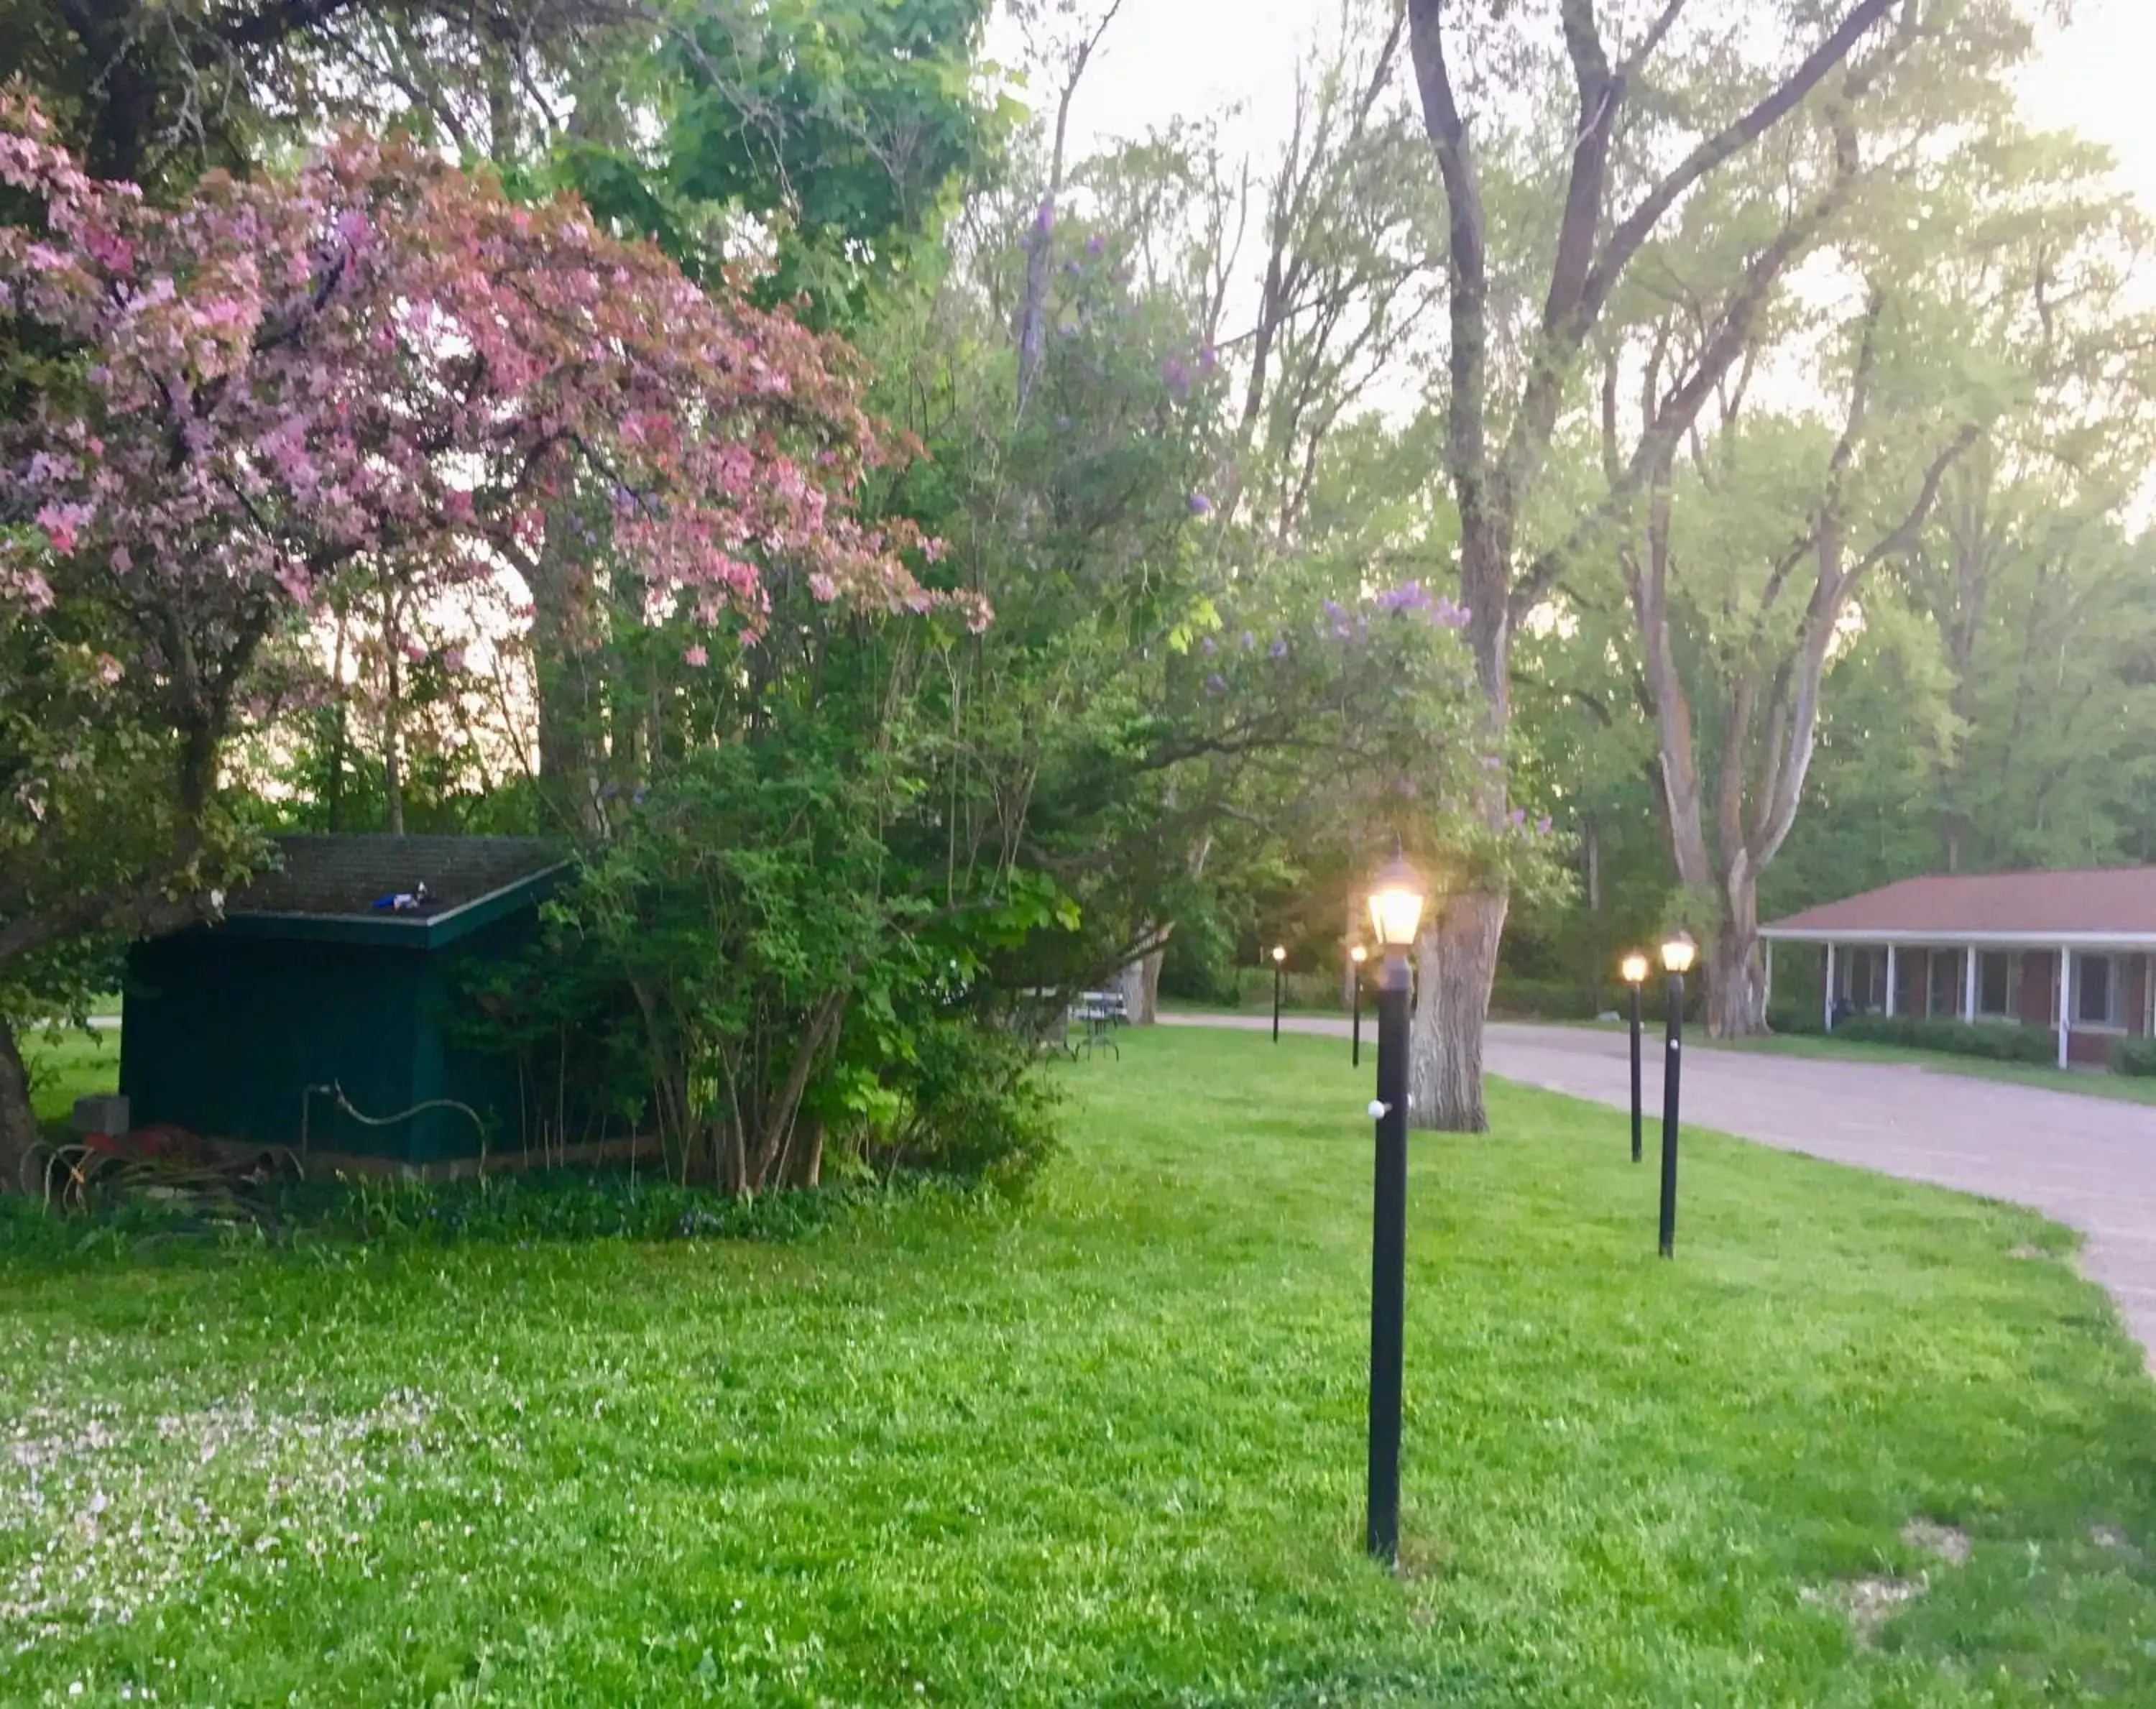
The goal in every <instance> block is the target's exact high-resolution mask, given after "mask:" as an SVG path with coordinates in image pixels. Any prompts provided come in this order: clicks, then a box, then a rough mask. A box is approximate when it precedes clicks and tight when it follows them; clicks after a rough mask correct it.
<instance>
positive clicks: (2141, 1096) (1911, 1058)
mask: <svg viewBox="0 0 2156 1709" xmlns="http://www.w3.org/2000/svg"><path fill="white" fill-rule="evenodd" d="M1700 1044H1701V1046H1702V1048H1703V1049H1705V1048H1712V1049H1714V1050H1755V1051H1758V1052H1760V1053H1762V1054H1763V1055H1770V1056H1813V1057H1820V1058H1824V1059H1826V1060H1833V1061H1839V1062H1899V1063H1911V1064H1913V1065H1917V1066H1918V1067H1921V1068H1929V1069H1934V1070H1937V1071H1938V1072H1939V1073H1941V1074H1965V1075H1971V1076H1973V1077H1974V1078H1975V1079H1978V1080H2007V1081H2010V1082H2011V1083H2012V1084H2014V1085H2025V1086H2040V1087H2041V1088H2043V1089H2044V1090H2045V1091H2053V1092H2078V1093H2080V1094H2082V1096H2084V1097H2091V1098H2115V1099H2117V1100H2119V1101H2122V1102H2125V1103H2129V1104H2156V1079H2151V1078H2148V1077H2147V1076H2143V1075H2126V1074H2106V1073H2102V1072H2100V1071H2098V1070H2092V1069H2065V1068H2046V1067H2044V1066H2042V1065H2040V1064H2036V1063H2032V1062H1992V1061H1989V1060H1986V1059H1984V1058H1983V1057H1980V1056H1958V1055H1954V1054H1953V1052H1952V1051H1948V1050H1914V1049H1912V1048H1911V1047H1909V1046H1907V1045H1905V1044H1870V1043H1867V1042H1865V1041H1863V1040H1861V1039H1836V1038H1834V1037H1832V1036H1831V1035H1826V1036H1822V1035H1820V1034H1810V1033H1779V1034H1775V1036H1774V1037H1773V1038H1771V1039H1732V1040H1731V1041H1729V1042H1727V1043H1726V1044H1725V1043H1721V1042H1718V1041H1714V1040H1710V1039H1706V1038H1704V1037H1702V1039H1700Z"/></svg>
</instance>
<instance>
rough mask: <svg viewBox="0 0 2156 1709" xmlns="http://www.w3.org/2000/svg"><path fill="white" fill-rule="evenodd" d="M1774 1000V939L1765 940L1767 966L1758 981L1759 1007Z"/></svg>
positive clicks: (1765, 1005)
mask: <svg viewBox="0 0 2156 1709" xmlns="http://www.w3.org/2000/svg"><path fill="white" fill-rule="evenodd" d="M1773 1001H1774V939H1773V938H1771V937H1770V938H1768V940H1767V967H1766V973H1765V976H1764V977H1763V978H1762V979H1761V980H1760V982H1759V1007H1760V1008H1766V1007H1767V1005H1768V1003H1772V1002H1773Z"/></svg>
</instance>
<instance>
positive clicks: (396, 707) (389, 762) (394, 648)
mask: <svg viewBox="0 0 2156 1709" xmlns="http://www.w3.org/2000/svg"><path fill="white" fill-rule="evenodd" d="M403 645H404V641H403V636H402V635H400V634H398V629H397V599H396V596H395V594H394V593H391V592H388V591H385V592H384V593H383V595H382V654H383V657H384V659H385V660H386V662H387V665H388V675H387V677H386V683H387V692H386V693H385V694H384V695H383V698H382V801H383V803H384V805H385V806H386V807H387V808H388V815H389V834H390V835H391V836H393V837H401V836H403V834H404V751H403V744H404V705H403V691H404V679H403V668H404V663H403V650H402V649H403Z"/></svg>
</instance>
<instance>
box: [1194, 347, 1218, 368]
mask: <svg viewBox="0 0 2156 1709" xmlns="http://www.w3.org/2000/svg"><path fill="white" fill-rule="evenodd" d="M1218 360H1219V357H1216V356H1214V353H1213V346H1211V345H1209V344H1208V345H1206V346H1203V347H1202V348H1201V349H1200V350H1199V352H1198V371H1199V372H1200V373H1201V374H1209V373H1211V372H1213V364H1214V362H1217V361H1218Z"/></svg>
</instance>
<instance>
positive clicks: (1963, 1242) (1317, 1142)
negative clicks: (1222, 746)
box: [0, 1029, 2156, 1709]
mask: <svg viewBox="0 0 2156 1709" xmlns="http://www.w3.org/2000/svg"><path fill="white" fill-rule="evenodd" d="M1065 1080H1066V1083H1067V1085H1069V1087H1070V1091H1071V1094H1072V1096H1073V1098H1074V1100H1075V1108H1074V1111H1073V1120H1072V1124H1071V1139H1070V1149H1069V1152H1068V1153H1067V1155H1065V1157H1063V1158H1061V1159H1060V1161H1059V1162H1057V1163H1056V1164H1055V1166H1053V1168H1051V1169H1050V1172H1049V1173H1048V1174H1047V1176H1046V1177H1045V1178H1044V1179H1043V1180H1042V1181H1041V1182H1040V1183H1039V1184H1038V1186H1037V1187H1036V1188H1035V1190H1034V1193H1033V1194H1032V1196H1031V1197H1030V1198H1029V1200H1028V1201H1027V1202H1026V1203H1024V1205H1023V1206H1022V1207H1021V1208H1019V1209H1008V1208H1005V1209H968V1208H964V1207H954V1206H952V1205H951V1204H949V1203H939V1202H937V1201H933V1200H929V1201H903V1200H901V1201H894V1203H892V1205H891V1207H890V1208H889V1209H885V1210H881V1211H875V1210H871V1211H865V1212H863V1213H861V1214H859V1215H857V1216H855V1217H853V1218H851V1219H849V1220H847V1221H845V1222H844V1223H843V1224H841V1225H839V1227H837V1228H835V1229H829V1230H826V1231H825V1232H824V1233H823V1234H820V1235H819V1236H817V1237H815V1238H814V1239H809V1240H807V1241H805V1242H803V1243H802V1244H800V1245H791V1246H777V1245H748V1244H734V1245H721V1244H716V1243H714V1244H685V1245H668V1246H664V1247H645V1246H638V1245H628V1244H625V1243H620V1242H609V1243H600V1244H598V1245H585V1246H569V1245H539V1246H534V1247H532V1248H531V1249H528V1250H520V1249H517V1248H516V1247H513V1246H508V1245H486V1246H480V1245H474V1246H470V1247H466V1248H462V1249H454V1250H448V1251H446V1252H445V1251H444V1250H439V1249H432V1250H421V1249H418V1248H410V1249H406V1250H399V1251H387V1252H381V1251H377V1252H357V1251H352V1250H341V1251H336V1250H324V1249H321V1248H317V1249H315V1250H312V1251H307V1252H301V1253H297V1254H289V1255H249V1256H239V1257H234V1256H224V1257H216V1256H210V1255H193V1256H182V1257H180V1258H177V1259H168V1260H166V1261H164V1262H162V1263H160V1264H155V1265H152V1264H144V1265H136V1266H126V1267H121V1268H117V1269H115V1268H112V1267H110V1266H109V1265H107V1266H105V1267H95V1266H92V1265H90V1264H88V1263H87V1261H84V1260H78V1261H74V1262H69V1263H60V1264H54V1265H47V1264H42V1263H41V1264H32V1263H29V1262H28V1261H25V1260H22V1259H20V1258H19V1257H18V1258H16V1259H14V1260H8V1259H5V1258H0V1701H4V1702H6V1703H8V1704H10V1705H13V1704H18V1703H20V1704H34V1703H44V1702H51V1703H55V1704H59V1703H65V1704H69V1705H76V1704H82V1703H105V1702H112V1701H132V1702H139V1701H146V1700H147V1701H157V1702H161V1703H167V1704H172V1703H186V1704H218V1705H254V1704H270V1703H278V1704H286V1703H290V1704H300V1705H317V1704H398V1705H402V1704H437V1703H439V1704H475V1703H502V1704H516V1705H552V1704H638V1705H672V1704H740V1705H750V1704H753V1705H815V1704H834V1705H854V1704H886V1703H888V1704H900V1703H923V1702H927V1703H943V1704H962V1705H980V1706H1004V1705H1012V1706H1020V1705H1039V1706H1048V1705H1057V1706H1061V1705H1081V1704H1082V1705H1095V1704H1100V1705H1110V1704H1112V1705H1130V1706H1141V1705H1229V1704H1234V1705H1276V1704H1277V1705H1298V1706H1301V1705H1312V1706H1314V1705H1318V1704H1330V1705H1358V1706H1361V1705H1389V1704H1399V1705H1405V1704H1418V1705H1424V1704H1437V1705H1447V1704H1462V1705H1468V1704H1472V1705H1525V1706H1568V1705H1608V1706H1620V1705H1622V1706H1635V1705H1672V1706H1674V1705H1680V1704H1684V1705H1709V1706H1722V1705H1761V1706H1766V1705H1774V1706H1804V1709H1830V1706H1844V1705H1926V1706H1948V1705H1968V1704H1979V1703H1982V1704H2035V1703H2045V1704H2069V1703H2075V1704H2077V1703H2089V1702H2107V1703H2118V1704H2148V1703H2156V1568H2152V1565H2151V1561H2150V1557H2149V1553H2148V1552H2149V1551H2151V1550H2156V1388H2152V1387H2151V1385H2150V1384H2149V1383H2148V1379H2147V1378H2145V1377H2144V1376H2143V1373H2142V1362H2141V1357H2140V1355H2139V1352H2138V1350H2137V1349H2136V1348H2134V1347H2133V1346H2131V1345H2130V1344H2129V1343H2128V1341H2127V1340H2126V1338H2125V1337H2124V1336H2123V1333H2122V1332H2121V1331H2120V1329H2119V1327H2118V1326H2117V1322H2116V1319H2115V1316H2114V1314H2113V1312H2112V1309H2111V1307H2110V1306H2109V1304H2108V1302H2107V1300H2106V1299H2105V1298H2104V1297H2103V1296H2102V1294H2101V1293H2099V1292H2098V1291H2097V1290H2096V1289H2095V1288H2093V1287H2092V1286H2089V1285H2087V1284H2086V1283H2084V1282H2082V1280H2079V1279H2078V1278H2077V1277H2076V1275H2075V1274H2074V1272H2073V1270H2072V1268H2071V1263H2070V1262H2069V1261H2068V1260H2066V1257H2065V1256H2064V1254H2065V1252H2066V1241H2065V1238H2064V1236H2063V1235H2062V1234H2061V1233H2060V1232H2059V1231H2058V1230H2056V1229H2054V1228H2052V1227H2051V1226H2050V1225H2048V1224H2044V1223H2042V1222H2041V1221H2040V1220H2039V1219H2036V1218H2035V1217H2033V1216H2030V1215H2028V1214H2023V1213H2021V1212H2019V1211H2015V1210H2013V1209H2006V1208H2002V1207H1999V1206H1996V1205H1991V1204H1987V1203H1979V1202H1977V1201H1974V1200H1970V1199H1967V1198H1957V1197H1954V1196H1952V1195H1949V1194H1946V1193H1939V1192H1936V1191H1933V1190H1930V1189H1926V1188H1917V1187H1912V1186H1904V1185H1901V1184H1898V1183H1892V1182H1888V1181H1886V1180H1883V1179H1878V1178H1871V1177H1869V1176H1866V1175H1863V1174H1861V1173H1854V1172H1851V1171H1846V1170H1843V1169H1839V1168H1835V1167H1833V1166H1831V1165H1829V1164H1825V1163H1821V1162H1815V1161H1813V1160H1810V1159H1806V1158H1803V1157H1794V1156H1789V1155H1784V1154H1782V1153H1779V1152H1770V1151H1766V1150H1762V1149H1755V1148H1752V1147H1745V1146H1742V1145H1739V1144H1738V1143H1736V1142H1729V1141H1724V1140H1719V1139H1715V1138H1712V1137H1707V1136H1704V1135H1688V1136H1687V1139H1686V1154H1685V1162H1684V1178H1683V1182H1684V1197H1683V1212H1682V1217H1681V1222H1680V1224H1679V1229H1678V1256H1677V1259H1676V1261H1675V1262H1674V1263H1663V1262H1661V1261H1659V1260H1656V1258H1655V1255H1654V1194H1655V1185H1654V1181H1653V1172H1652V1169H1651V1167H1646V1168H1636V1167H1635V1166H1633V1165H1631V1164H1630V1162H1628V1161H1626V1159H1625V1133H1624V1124H1623V1120H1622V1118H1621V1116H1613V1115H1611V1114H1609V1112H1606V1111H1601V1110H1597V1109H1590V1108H1589V1107H1587V1106H1582V1105H1579V1104H1577V1103H1573V1102H1571V1101H1567V1100H1564V1099H1562V1098H1558V1097H1556V1096H1550V1095H1546V1094H1541V1093H1534V1092H1528V1091H1517V1090H1514V1089H1511V1088H1504V1087H1500V1088H1497V1089H1496V1091H1495V1093H1494V1096H1493V1101H1492V1109H1493V1115H1494V1117H1495V1120H1496V1124H1497V1127H1498V1132H1497V1133H1496V1135H1495V1136H1493V1137H1487V1138H1475V1139H1457V1138H1454V1139H1437V1138H1418V1139H1417V1140H1416V1142H1415V1144H1414V1179H1413V1193H1414V1200H1413V1206H1412V1211H1411V1221H1410V1227H1409V1240H1410V1265H1411V1269H1410V1273H1409V1295H1408V1297H1409V1314H1410V1315H1409V1326H1408V1342H1407V1358H1408V1392H1407V1422H1406V1456H1405V1482H1406V1504H1405V1514H1404V1522H1405V1526H1404V1528H1405V1549H1404V1571H1403V1572H1402V1573H1400V1574H1399V1576H1397V1577H1395V1576H1392V1575H1389V1574H1387V1573H1382V1572H1380V1571H1378V1569H1377V1568H1374V1567H1373V1566H1372V1565H1371V1564H1370V1563H1368V1562H1367V1561H1366V1560H1364V1559H1363V1558H1362V1556H1361V1553H1360V1548H1359V1544H1360V1527H1361V1519H1362V1499H1363V1488H1362V1475H1363V1398H1364V1386H1363V1385H1364V1379H1365V1365H1366V1360H1367V1357H1368V1339H1367V1337H1368V1318H1367V1307H1368V1193H1369V1172H1370V1136H1369V1127H1368V1121H1367V1120H1366V1119H1365V1118H1364V1116H1363V1113H1362V1108H1363V1102H1364V1101H1365V1100H1366V1099H1367V1098H1368V1096H1369V1092H1368V1081H1367V1077H1366V1076H1358V1075H1351V1073H1350V1072H1349V1070H1348V1068H1347V1063H1346V1050H1345V1048H1344V1045H1343V1044H1340V1043H1338V1042H1337V1041H1334V1040H1331V1039H1312V1038H1301V1037H1296V1038H1291V1039H1287V1040H1286V1041H1284V1042H1283V1043H1281V1044H1279V1045H1277V1046H1276V1045H1274V1044H1270V1042H1269V1041H1268V1040H1267V1039H1265V1037H1264V1035H1262V1034H1233V1033H1227V1032H1205V1031H1197V1030H1188V1029H1177V1030H1175V1031H1173V1032H1163V1033H1158V1034H1142V1035H1135V1036H1133V1035H1126V1042H1125V1045H1124V1052H1123V1059H1122V1060H1121V1061H1120V1062H1117V1061H1113V1060H1109V1061H1100V1062H1089V1063H1086V1064H1083V1065H1078V1066H1076V1067H1075V1068H1073V1069H1071V1070H1068V1072H1067V1073H1066V1075H1065ZM1912 1519H1921V1520H1926V1521H1929V1522H1934V1523H1936V1524H1938V1525H1942V1526H1951V1527H1958V1528H1960V1529H1961V1530H1962V1531H1964V1532H1967V1534H1968V1535H1969V1538H1970V1539H1971V1542H1972V1552H1971V1553H1970V1555H1969V1558H1968V1560H1967V1562H1966V1563H1965V1564H1963V1565H1951V1564H1948V1563H1946V1562H1944V1561H1943V1560H1940V1559H1938V1558H1934V1557H1933V1556H1932V1555H1931V1554H1929V1553H1927V1552H1925V1551H1923V1550H1922V1549H1921V1548H1919V1547H1915V1546H1912V1544H1910V1543H1908V1542H1904V1541H1903V1540H1902V1530H1903V1528H1904V1527H1905V1526H1906V1525H1907V1522H1910V1521H1911V1520H1912ZM1887 1579H1892V1580H1897V1581H1900V1582H1901V1583H1902V1585H1903V1587H1904V1588H1911V1589H1913V1588H1915V1587H1917V1586H1919V1585H1921V1586H1922V1589H1921V1593H1920V1594H1911V1595H1908V1596H1907V1599H1905V1600H1902V1601H1900V1602H1898V1603H1897V1604H1893V1606H1892V1618H1891V1619H1886V1621H1885V1623H1884V1624H1881V1625H1880V1626H1879V1627H1878V1628H1877V1629H1876V1632H1873V1633H1872V1634H1871V1635H1869V1636H1868V1637H1866V1636H1861V1635H1860V1634H1859V1633H1858V1631H1857V1629H1856V1628H1855V1627H1854V1626H1853V1625H1852V1623H1851V1619H1850V1618H1849V1616H1848V1614H1847V1613H1846V1611H1845V1609H1846V1606H1847V1599H1848V1597H1849V1596H1850V1595H1851V1594H1854V1593H1853V1592H1851V1591H1850V1590H1849V1588H1848V1587H1850V1586H1851V1585H1853V1584H1855V1583H1856V1582H1857V1581H1861V1580H1887ZM152 1693H154V1696H151V1695H150V1694H152Z"/></svg>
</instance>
